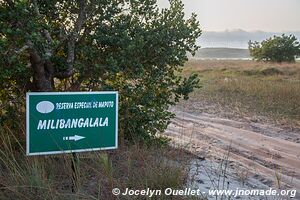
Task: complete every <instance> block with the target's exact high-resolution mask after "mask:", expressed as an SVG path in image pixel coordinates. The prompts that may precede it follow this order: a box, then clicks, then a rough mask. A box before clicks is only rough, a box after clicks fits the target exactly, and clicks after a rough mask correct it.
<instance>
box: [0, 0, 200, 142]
mask: <svg viewBox="0 0 300 200" xmlns="http://www.w3.org/2000/svg"><path fill="white" fill-rule="evenodd" d="M200 35H201V30H200V28H199V22H198V21H197V20H196V16H195V15H192V16H191V17H190V18H189V19H185V18H184V11H183V4H182V2H181V1H180V0H172V1H170V8H168V9H163V10H160V9H158V7H157V1H156V0H150V1H149V0H141V1H132V0H125V1H124V0H113V1H110V0H109V1H108V0H104V1H98V0H93V1H83V0H79V1H66V0H63V1H61V0H59V1H58V0H57V1H0V71H1V74H0V82H1V83H3V84H1V86H0V106H1V109H4V110H5V112H4V113H2V114H3V117H2V114H1V113H0V114H1V121H2V123H4V121H5V119H10V118H12V119H16V118H18V119H19V118H20V117H21V116H22V112H24V102H25V99H24V98H25V93H26V92H27V91H40V92H44V91H107V90H117V91H119V94H120V106H119V107H120V112H119V119H120V123H119V124H120V136H121V137H122V139H123V138H126V139H130V140H138V141H140V140H142V141H150V140H151V139H153V138H155V135H156V133H157V132H160V131H163V130H164V129H165V128H166V127H167V125H168V123H169V122H170V119H171V118H172V116H173V115H172V113H170V112H169V111H168V108H169V106H171V105H174V104H175V103H176V102H178V101H179V99H180V98H185V99H186V98H188V94H189V93H190V92H191V91H193V88H194V87H197V85H198V79H197V76H195V75H193V76H190V77H187V78H182V77H180V76H179V75H178V72H179V71H180V67H179V66H183V64H184V62H185V61H186V60H187V52H189V53H191V54H194V53H195V52H196V51H197V49H198V46H197V45H195V41H196V39H197V38H198V37H199V36H200ZM20 113H21V114H20ZM4 115H5V116H6V117H5V116H4Z"/></svg>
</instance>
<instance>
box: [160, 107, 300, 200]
mask: <svg viewBox="0 0 300 200" xmlns="http://www.w3.org/2000/svg"><path fill="white" fill-rule="evenodd" d="M172 111H173V112H174V113H175V114H176V118H175V119H174V120H173V122H172V123H171V124H170V125H169V127H168V130H167V131H166V133H165V135H167V136H168V137H170V138H171V139H172V141H173V142H174V144H176V145H180V146H184V147H185V148H187V149H188V150H190V151H191V152H193V153H195V154H196V155H197V156H199V158H200V160H203V162H214V163H217V164H219V165H224V160H226V164H228V174H234V176H235V178H234V179H235V180H240V182H243V184H244V183H245V182H248V183H250V182H252V185H251V187H252V188H255V187H256V188H259V189H261V188H263V187H264V186H267V187H273V188H281V189H286V188H289V189H297V191H298V194H297V196H298V195H299V192H300V133H299V132H298V131H288V130H285V129H284V128H280V127H276V126H275V125H272V124H266V123H260V122H253V121H251V120H247V119H241V120H233V119H228V118H222V117H218V116H217V115H216V114H207V113H197V114H195V113H194V114H193V113H191V112H185V111H182V110H180V108H174V109H173V110H172ZM224 158H225V159H224ZM204 164H205V163H204ZM221 167H222V166H221ZM223 171H224V170H223ZM215 178H216V177H215ZM215 178H214V179H215ZM198 181H200V182H203V181H202V180H198ZM232 181H233V180H232ZM255 181H256V182H255ZM206 188H208V187H207V186H206ZM265 188H266V187H265ZM297 198H298V197H297Z"/></svg>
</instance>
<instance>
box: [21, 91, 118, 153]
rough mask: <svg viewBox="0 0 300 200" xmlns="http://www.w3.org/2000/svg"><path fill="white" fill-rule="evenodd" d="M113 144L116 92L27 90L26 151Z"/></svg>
mask: <svg viewBox="0 0 300 200" xmlns="http://www.w3.org/2000/svg"><path fill="white" fill-rule="evenodd" d="M117 147H118V92H30V93H27V95H26V153H27V155H46V154H58V153H72V152H83V151H95V150H106V149H116V148H117Z"/></svg>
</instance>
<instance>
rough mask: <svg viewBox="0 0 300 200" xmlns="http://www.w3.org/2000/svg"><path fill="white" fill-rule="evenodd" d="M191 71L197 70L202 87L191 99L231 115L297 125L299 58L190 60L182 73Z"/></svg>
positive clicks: (299, 78)
mask: <svg viewBox="0 0 300 200" xmlns="http://www.w3.org/2000/svg"><path fill="white" fill-rule="evenodd" d="M193 72H195V73H197V74H199V76H200V79H201V84H202V86H203V87H202V88H201V89H199V90H197V91H195V92H194V94H192V98H191V101H192V103H197V102H206V105H218V106H219V107H222V108H224V110H226V109H227V111H228V112H231V111H232V112H236V114H235V116H238V115H242V116H250V117H257V116H258V117H259V116H262V117H267V118H269V119H272V120H274V121H276V122H278V123H283V124H293V125H300V92H299V91H300V63H299V62H296V63H292V64H288V63H282V64H277V63H262V62H254V61H230V60H229V61H218V60H201V61H200V60H191V61H190V62H188V63H187V64H186V66H185V68H184V70H183V74H184V75H188V74H191V73H193ZM189 103H191V102H189ZM193 109H195V108H193Z"/></svg>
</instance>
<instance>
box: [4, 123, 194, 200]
mask: <svg viewBox="0 0 300 200" xmlns="http://www.w3.org/2000/svg"><path fill="white" fill-rule="evenodd" d="M23 134H25V133H24V132H23V131H22V130H20V132H18V133H17V132H16V131H15V130H11V129H9V128H8V127H6V126H4V127H1V129H0V141H1V142H0V168H1V170H0V199H24V200H26V199H28V200H32V199H45V200H47V199H49V200H50V199H51V200H56V199H59V200H61V199H62V200H64V199H66V200H67V199H88V200H91V199H98V200H99V199H118V198H119V199H146V197H141V196H128V195H127V196H121V195H120V196H119V197H117V196H113V194H112V192H111V191H112V189H113V188H119V189H120V190H121V191H122V192H124V191H125V188H132V189H140V190H141V189H147V188H150V189H161V190H164V189H166V188H178V189H181V188H182V187H183V186H184V185H185V184H186V180H187V174H188V170H189V169H188V166H189V165H188V163H189V161H190V159H191V155H190V154H188V153H187V152H185V151H183V150H180V149H174V148H171V147H161V146H151V147H150V146H144V145H138V144H136V145H128V144H127V145H125V144H122V145H121V146H120V148H119V149H118V150H116V151H106V152H91V153H81V154H78V155H77V157H76V160H74V157H73V156H72V155H71V154H64V155H57V156H35V157H26V156H24V155H25V149H24V145H25V144H24V141H22V140H19V139H18V138H19V135H23ZM72 167H75V171H76V175H75V174H74V169H72ZM153 199H176V198H175V197H170V196H165V197H164V196H157V197H154V198H153ZM178 199H179V198H178Z"/></svg>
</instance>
